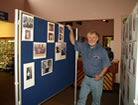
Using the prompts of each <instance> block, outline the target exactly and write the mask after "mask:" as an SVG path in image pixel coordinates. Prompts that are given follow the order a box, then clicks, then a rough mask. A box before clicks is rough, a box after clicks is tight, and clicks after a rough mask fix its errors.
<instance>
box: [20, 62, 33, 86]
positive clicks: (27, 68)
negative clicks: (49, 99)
mask: <svg viewBox="0 0 138 105" xmlns="http://www.w3.org/2000/svg"><path fill="white" fill-rule="evenodd" d="M23 67H24V69H23V70H24V89H27V88H29V87H32V86H34V85H35V77H34V76H35V68H34V62H31V63H26V64H24V66H23Z"/></svg>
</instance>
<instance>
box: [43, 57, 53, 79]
mask: <svg viewBox="0 0 138 105" xmlns="http://www.w3.org/2000/svg"><path fill="white" fill-rule="evenodd" d="M52 72H53V59H47V60H43V61H41V74H42V76H44V75H47V74H49V73H52Z"/></svg>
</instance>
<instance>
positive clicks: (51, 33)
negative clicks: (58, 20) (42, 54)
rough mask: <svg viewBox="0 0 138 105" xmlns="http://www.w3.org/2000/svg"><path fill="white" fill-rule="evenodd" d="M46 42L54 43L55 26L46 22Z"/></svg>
mask: <svg viewBox="0 0 138 105" xmlns="http://www.w3.org/2000/svg"><path fill="white" fill-rule="evenodd" d="M47 32H48V33H47V42H48V43H54V41H55V24H54V23H51V22H48V31H47Z"/></svg>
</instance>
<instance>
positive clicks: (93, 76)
mask: <svg viewBox="0 0 138 105" xmlns="http://www.w3.org/2000/svg"><path fill="white" fill-rule="evenodd" d="M86 76H87V77H90V78H95V75H92V76H90V75H86Z"/></svg>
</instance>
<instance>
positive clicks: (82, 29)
mask: <svg viewBox="0 0 138 105" xmlns="http://www.w3.org/2000/svg"><path fill="white" fill-rule="evenodd" d="M73 27H76V28H78V35H79V36H81V37H86V35H87V33H88V32H89V31H91V30H94V31H97V32H98V33H99V34H100V40H99V43H100V44H101V45H102V44H103V36H114V21H113V20H108V22H104V21H102V20H88V21H87V20H85V21H82V24H81V25H79V24H77V23H76V22H74V23H73Z"/></svg>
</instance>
